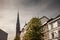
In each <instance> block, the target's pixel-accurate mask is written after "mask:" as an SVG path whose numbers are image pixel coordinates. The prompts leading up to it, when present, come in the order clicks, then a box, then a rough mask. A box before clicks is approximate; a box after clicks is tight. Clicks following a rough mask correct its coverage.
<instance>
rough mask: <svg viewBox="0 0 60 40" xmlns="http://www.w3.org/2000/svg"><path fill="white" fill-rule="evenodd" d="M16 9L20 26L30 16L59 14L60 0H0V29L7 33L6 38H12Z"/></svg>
mask: <svg viewBox="0 0 60 40" xmlns="http://www.w3.org/2000/svg"><path fill="white" fill-rule="evenodd" d="M18 9H19V14H20V23H21V28H22V27H23V26H24V24H25V21H26V22H28V21H29V20H30V19H31V18H32V17H42V16H47V17H48V18H51V17H55V16H57V15H58V14H60V0H0V29H2V30H4V31H6V32H7V33H8V40H13V39H14V35H15V28H16V20H17V13H18Z"/></svg>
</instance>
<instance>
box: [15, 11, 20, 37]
mask: <svg viewBox="0 0 60 40" xmlns="http://www.w3.org/2000/svg"><path fill="white" fill-rule="evenodd" d="M16 35H18V36H20V21H19V12H18V14H17V23H16Z"/></svg>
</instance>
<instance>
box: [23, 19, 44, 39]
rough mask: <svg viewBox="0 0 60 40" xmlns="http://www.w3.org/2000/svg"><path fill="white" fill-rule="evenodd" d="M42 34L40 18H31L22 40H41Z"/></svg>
mask: <svg viewBox="0 0 60 40" xmlns="http://www.w3.org/2000/svg"><path fill="white" fill-rule="evenodd" d="M42 32H43V28H42V27H41V21H40V18H32V19H31V20H30V22H29V23H28V29H27V32H26V33H25V35H24V38H23V40H43V36H44V34H43V33H42Z"/></svg>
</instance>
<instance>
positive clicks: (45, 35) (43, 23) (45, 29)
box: [40, 16, 49, 40]
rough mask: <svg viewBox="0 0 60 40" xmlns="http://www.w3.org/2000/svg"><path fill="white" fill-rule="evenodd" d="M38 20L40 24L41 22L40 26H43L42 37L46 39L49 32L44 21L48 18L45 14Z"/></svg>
mask: <svg viewBox="0 0 60 40" xmlns="http://www.w3.org/2000/svg"><path fill="white" fill-rule="evenodd" d="M40 20H41V24H42V26H41V27H43V33H44V37H43V39H44V40H48V36H49V33H48V32H47V31H48V26H47V25H46V23H47V21H48V20H49V18H47V17H46V16H43V17H41V18H40Z"/></svg>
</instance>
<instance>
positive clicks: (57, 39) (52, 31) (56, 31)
mask: <svg viewBox="0 0 60 40" xmlns="http://www.w3.org/2000/svg"><path fill="white" fill-rule="evenodd" d="M47 24H48V29H49V40H60V15H58V16H57V17H55V18H53V20H51V21H50V22H48V23H47Z"/></svg>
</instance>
